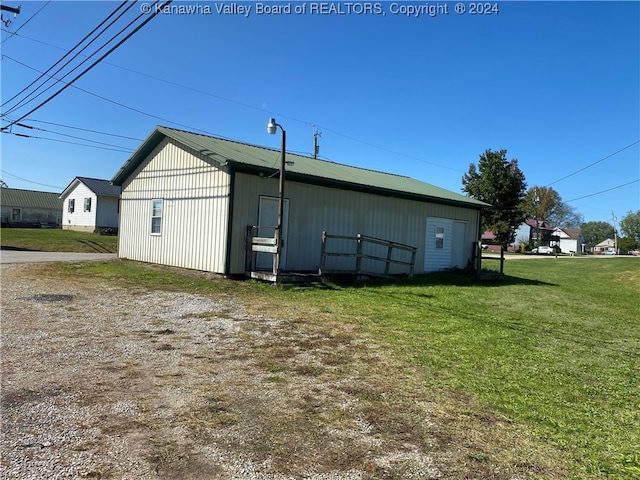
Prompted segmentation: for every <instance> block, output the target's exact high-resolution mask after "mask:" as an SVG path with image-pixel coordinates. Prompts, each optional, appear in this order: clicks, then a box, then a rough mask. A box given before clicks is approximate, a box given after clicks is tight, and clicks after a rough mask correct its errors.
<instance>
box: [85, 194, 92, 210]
mask: <svg viewBox="0 0 640 480" xmlns="http://www.w3.org/2000/svg"><path fill="white" fill-rule="evenodd" d="M84 211H85V212H90V211H91V197H89V198H85V199H84Z"/></svg>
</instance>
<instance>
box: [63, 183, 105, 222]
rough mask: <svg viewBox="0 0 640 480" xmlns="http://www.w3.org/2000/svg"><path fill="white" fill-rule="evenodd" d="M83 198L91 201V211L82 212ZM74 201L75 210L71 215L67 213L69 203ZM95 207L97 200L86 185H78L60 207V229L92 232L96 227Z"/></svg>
mask: <svg viewBox="0 0 640 480" xmlns="http://www.w3.org/2000/svg"><path fill="white" fill-rule="evenodd" d="M85 198H90V199H91V210H90V211H88V212H85V211H84V200H85ZM71 200H75V208H74V211H73V213H71V212H69V202H70V201H71ZM96 205H97V198H96V195H95V193H93V192H92V191H91V190H90V189H89V188H87V186H86V185H84V184H83V183H78V185H77V186H76V187H75V188H74V189H73V190H72V191H71V192H70V193H69V195H68V196H67V198H65V199H64V204H63V206H62V228H66V229H71V230H73V229H80V230H93V228H95V226H96V208H97V207H96Z"/></svg>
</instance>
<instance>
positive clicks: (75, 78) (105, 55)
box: [2, 0, 173, 130]
mask: <svg viewBox="0 0 640 480" xmlns="http://www.w3.org/2000/svg"><path fill="white" fill-rule="evenodd" d="M172 1H173V0H166V1H165V2H164V3H163V4H162V5H160V6H159V7H158V8H152V13H150V14H148V18H147V19H146V20H145V21H143V22H142V23H141V24H140V25H138V26H137V27H136V28H135V29H134V30H133V31H132V32H129V33H128V34H127V35H126V36H125V37H124V38H123V39H121V40H119V41H118V43H116V45H114V46H113V47H111V48H110V49H109V50H108V51H107V52H106V53H104V54H103V55H102V56H101V57H100V58H98V59H97V60H96V61H95V62H93V63H92V64H91V65H90V66H89V67H87V68H86V69H84V70H83V71H82V72H81V73H79V74H78V75H77V76H76V77H74V78H73V79H72V80H71V81H70V82H68V83H65V85H64V87H62V88H61V89H60V90H58V91H57V92H56V93H54V94H53V95H51V96H50V97H49V98H47V99H46V100H45V101H43V102H41V103H40V104H39V105H37V106H36V107H35V108H32V109H31V110H30V111H29V112H27V113H25V114H23V115H22V116H21V117H20V118H18V119H17V120H15V121H13V122H11V123H10V124H9V125H6V126H4V127H2V130H6V129H8V128H10V127H11V126H12V125H14V124H15V123H17V122H19V121H22V120H24V119H25V118H27V117H28V116H29V115H31V114H32V113H34V112H35V111H36V110H38V109H40V108H41V107H43V106H44V105H46V104H47V103H48V102H50V101H51V100H53V99H54V98H55V97H57V96H58V95H60V94H61V93H62V92H63V91H64V90H66V89H67V88H68V87H69V86H71V85H72V84H73V83H74V82H76V81H77V80H78V79H79V78H80V77H82V76H83V75H84V74H86V73H87V72H89V71H90V70H91V69H93V68H94V67H95V66H96V65H97V64H98V63H100V62H101V61H102V60H104V59H105V58H106V57H107V56H109V55H110V54H111V53H112V52H113V51H114V50H116V49H117V48H118V47H120V46H121V45H122V44H123V43H125V42H126V41H127V40H128V39H129V38H131V37H132V36H133V35H134V34H135V33H137V32H138V31H139V30H140V29H141V28H142V27H144V26H145V25H146V24H147V23H149V22H150V21H151V20H152V19H153V18H155V17H156V15H158V13H160V12H161V11H162V9H163V8H164V7H166V6H167V5H169V4H170V3H171V2H172ZM158 3H159V1H157V2H156V3H155V4H158ZM155 4H154V5H155ZM143 15H145V14H144V13H141V14H140V15H139V16H138V17H137V18H140V17H141V16H143Z"/></svg>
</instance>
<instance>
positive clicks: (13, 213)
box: [11, 208, 21, 222]
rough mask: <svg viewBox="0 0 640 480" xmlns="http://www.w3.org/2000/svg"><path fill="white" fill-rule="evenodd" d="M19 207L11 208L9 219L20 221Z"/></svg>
mask: <svg viewBox="0 0 640 480" xmlns="http://www.w3.org/2000/svg"><path fill="white" fill-rule="evenodd" d="M20 213H21V212H20V209H19V208H13V209H12V210H11V221H12V222H19V221H20Z"/></svg>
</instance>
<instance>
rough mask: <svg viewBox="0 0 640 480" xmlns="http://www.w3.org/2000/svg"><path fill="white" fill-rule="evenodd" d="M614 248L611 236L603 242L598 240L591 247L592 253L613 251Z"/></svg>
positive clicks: (614, 244) (614, 243)
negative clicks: (597, 242)
mask: <svg viewBox="0 0 640 480" xmlns="http://www.w3.org/2000/svg"><path fill="white" fill-rule="evenodd" d="M615 250H616V242H615V240H614V239H613V238H607V239H606V240H605V241H604V242H600V243H599V244H597V245H596V246H595V247H593V248H592V251H593V253H604V252H607V251H611V252H615Z"/></svg>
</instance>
